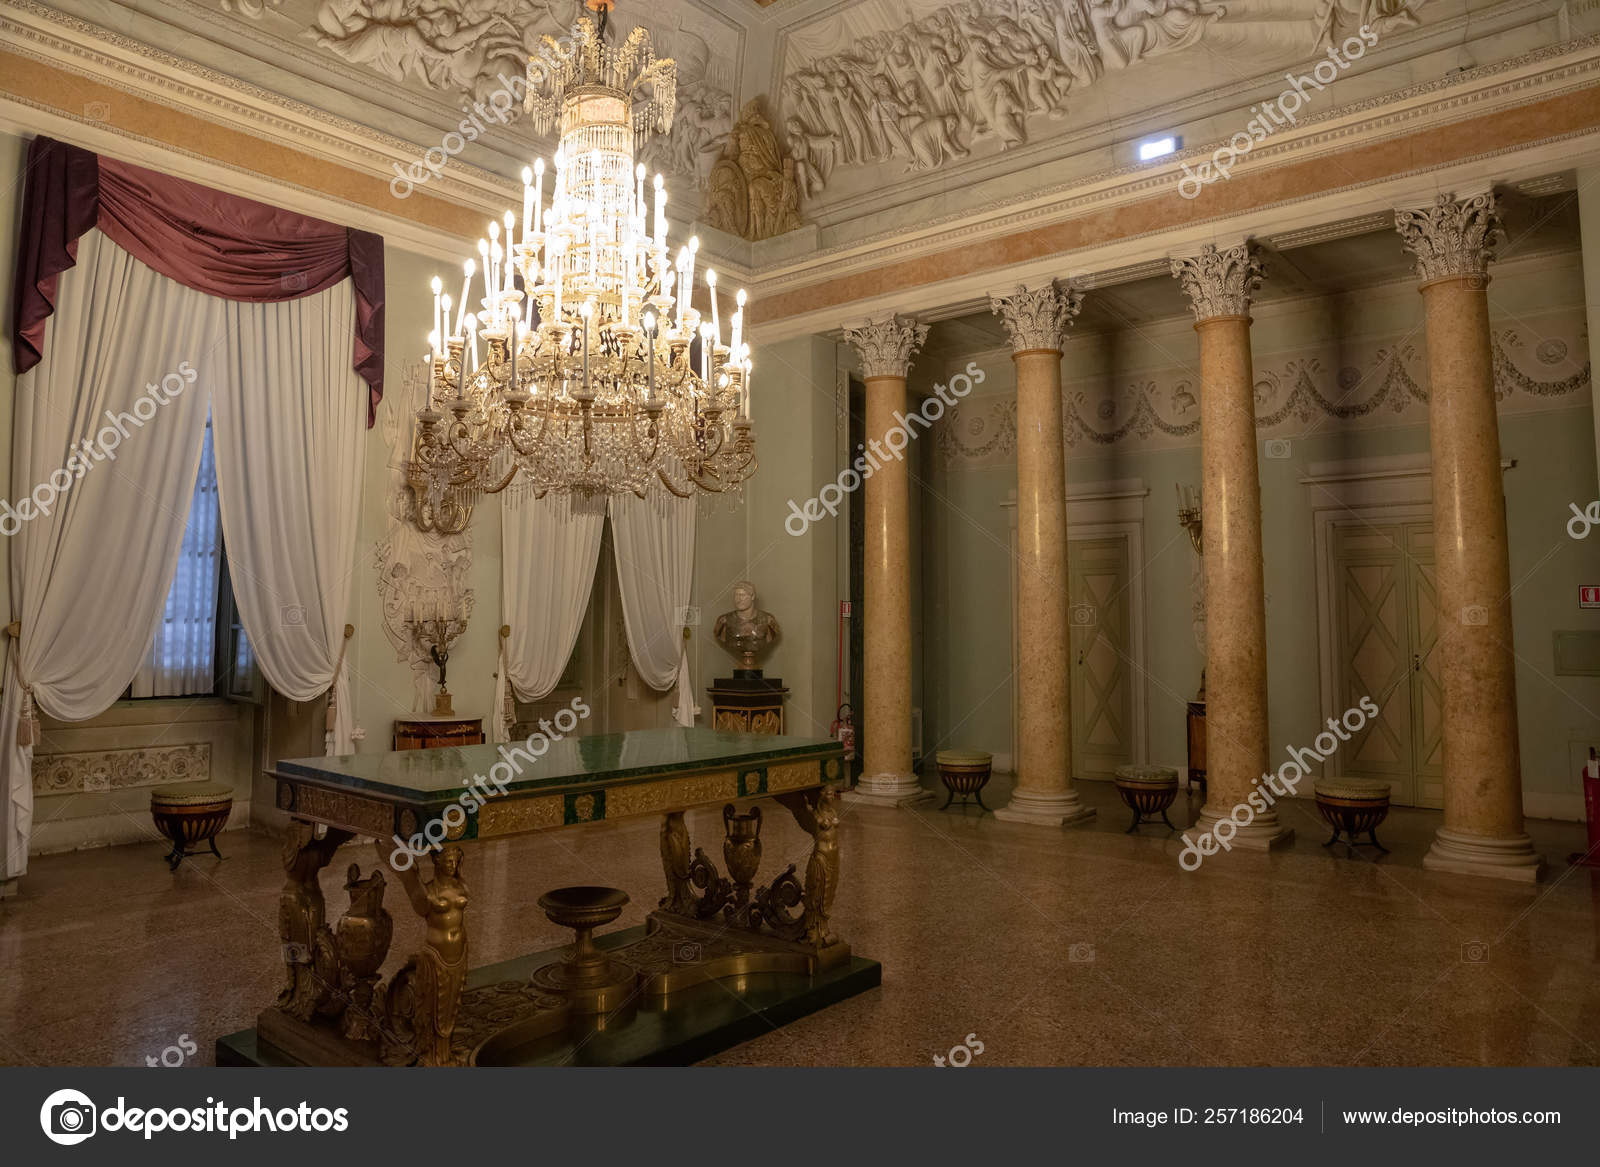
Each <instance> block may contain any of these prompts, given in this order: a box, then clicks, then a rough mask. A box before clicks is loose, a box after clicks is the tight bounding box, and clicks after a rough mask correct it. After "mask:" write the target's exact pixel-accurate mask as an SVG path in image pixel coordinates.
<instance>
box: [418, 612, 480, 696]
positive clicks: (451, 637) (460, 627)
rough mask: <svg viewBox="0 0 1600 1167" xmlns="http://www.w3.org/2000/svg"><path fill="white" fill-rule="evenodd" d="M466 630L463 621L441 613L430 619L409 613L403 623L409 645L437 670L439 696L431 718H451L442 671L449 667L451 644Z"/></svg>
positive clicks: (465, 623) (447, 692) (462, 617)
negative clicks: (426, 657) (412, 643)
mask: <svg viewBox="0 0 1600 1167" xmlns="http://www.w3.org/2000/svg"><path fill="white" fill-rule="evenodd" d="M466 630H467V621H466V617H464V616H457V615H455V614H454V613H453V612H446V611H444V610H443V609H439V610H437V611H435V612H434V613H433V615H431V616H418V614H417V613H416V612H415V611H413V612H412V613H411V617H410V618H409V619H408V620H407V621H406V631H407V633H408V634H409V635H410V637H411V639H412V641H413V642H414V643H415V644H416V646H417V647H418V648H419V649H421V650H422V651H423V652H425V653H427V654H428V658H429V659H430V660H432V661H433V663H434V666H435V667H436V668H438V670H439V693H438V695H437V696H436V697H434V699H433V715H434V716H435V717H454V716H455V709H454V707H453V706H452V705H451V702H450V690H449V689H448V688H446V686H445V668H446V666H447V665H448V664H449V663H450V645H451V643H452V642H454V641H455V640H457V639H458V638H459V637H460V636H461V634H462V633H463V632H465V631H466Z"/></svg>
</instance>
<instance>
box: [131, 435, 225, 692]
mask: <svg viewBox="0 0 1600 1167" xmlns="http://www.w3.org/2000/svg"><path fill="white" fill-rule="evenodd" d="M221 522H222V520H221V516H220V514H219V513H218V511H217V466H216V459H215V458H214V457H213V455H212V444H211V428H210V427H209V426H207V427H206V435H205V442H204V443H203V444H202V446H201V447H200V473H199V474H198V475H197V476H196V477H195V483H194V495H193V497H192V498H191V500H190V503H189V525H188V526H187V527H186V528H185V529H184V532H183V546H182V548H181V549H180V550H179V552H178V567H177V570H176V571H175V572H174V573H173V576H172V587H171V588H169V589H168V590H167V602H166V611H165V614H164V615H163V616H162V618H161V621H160V623H158V624H157V625H156V638H155V643H154V644H152V645H151V646H150V655H149V656H147V657H146V658H145V662H144V664H143V665H142V666H140V668H139V671H138V673H137V674H135V676H134V678H133V695H134V696H135V697H182V696H187V695H189V694H193V693H210V692H211V691H212V690H213V689H214V688H215V687H216V683H217V677H216V656H217V585H218V583H219V580H220V577H221V575H222V572H221V559H220V556H221V550H220V549H219V548H218V546H217V544H218V537H219V535H220V534H221V530H222V526H221Z"/></svg>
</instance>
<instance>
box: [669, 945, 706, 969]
mask: <svg viewBox="0 0 1600 1167" xmlns="http://www.w3.org/2000/svg"><path fill="white" fill-rule="evenodd" d="M700 958H701V952H700V946H699V945H698V944H696V943H695V942H694V941H692V940H680V941H679V942H678V943H676V944H674V945H673V946H672V963H673V964H699V963H700Z"/></svg>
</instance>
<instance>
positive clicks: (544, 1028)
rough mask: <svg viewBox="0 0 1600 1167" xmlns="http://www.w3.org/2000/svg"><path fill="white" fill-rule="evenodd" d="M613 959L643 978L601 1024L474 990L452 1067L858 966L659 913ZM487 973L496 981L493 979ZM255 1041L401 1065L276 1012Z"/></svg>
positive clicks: (518, 985)
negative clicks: (716, 986)
mask: <svg viewBox="0 0 1600 1167" xmlns="http://www.w3.org/2000/svg"><path fill="white" fill-rule="evenodd" d="M607 955H608V956H609V957H611V959H612V960H614V961H616V962H618V963H621V964H626V965H628V966H630V967H631V968H633V969H634V970H635V973H636V978H637V979H636V981H635V987H634V990H633V992H632V993H631V994H630V996H629V999H628V1000H625V1001H623V1002H621V1003H619V1004H618V1006H617V1008H616V1010H615V1011H614V1012H613V1013H612V1015H611V1016H609V1017H606V1018H603V1019H597V1018H595V1017H594V1016H592V1015H587V1014H585V1013H584V1012H583V1011H581V1010H578V1009H573V1008H572V1007H571V1006H570V1005H569V1004H568V1002H567V1001H566V1000H565V999H564V998H562V997H561V996H558V995H556V994H553V993H551V992H549V991H547V990H545V989H543V988H541V987H540V986H538V985H537V984H535V983H533V981H532V980H531V979H530V978H526V977H524V978H523V979H519V980H504V979H500V980H493V981H488V982H486V983H483V984H476V985H469V986H468V987H466V988H464V989H463V990H462V991H461V994H460V997H459V999H458V1002H457V1005H456V1010H455V1024H454V1027H453V1029H452V1032H451V1047H450V1061H451V1062H452V1063H454V1064H456V1065H468V1066H471V1065H507V1064H515V1061H516V1058H517V1052H518V1051H521V1050H524V1049H527V1048H529V1047H533V1046H537V1044H538V1043H540V1042H541V1041H545V1040H546V1039H557V1038H559V1037H560V1036H561V1035H562V1034H564V1033H567V1032H569V1031H571V1030H574V1029H576V1028H577V1027H579V1026H582V1025H591V1026H592V1025H600V1026H602V1027H609V1028H613V1029H615V1028H620V1027H622V1026H626V1025H628V1024H629V1023H630V1022H631V1021H632V1020H633V1018H634V1016H635V1014H636V1012H637V1011H639V1010H651V1011H657V1010H671V1009H674V1008H675V1006H674V1004H673V997H674V995H675V994H681V993H684V992H685V991H686V990H690V989H693V988H694V987H696V986H699V985H703V984H706V983H707V982H710V981H714V980H721V981H731V982H741V981H744V980H745V979H746V978H750V977H759V976H760V975H761V974H770V973H789V974H795V975H797V976H806V977H817V976H819V975H821V974H823V973H825V972H828V971H830V970H834V969H838V968H840V967H842V966H844V965H846V964H848V963H849V962H850V948H849V945H846V944H842V943H836V944H833V945H829V946H828V947H826V948H824V949H822V950H812V949H809V948H807V947H806V946H805V945H803V944H799V943H795V942H791V941H783V940H780V939H778V938H775V937H770V936H759V935H751V934H748V933H745V932H741V931H736V930H732V929H728V928H722V927H719V926H716V925H714V924H707V923H706V922H704V921H700V920H683V919H677V918H674V917H672V916H671V915H670V914H669V913H664V912H653V913H651V915H650V917H649V920H648V922H647V924H646V935H645V936H644V937H643V938H642V939H640V940H636V941H634V942H633V943H631V944H627V945H624V946H619V947H613V948H610V949H608V951H607ZM537 959H538V958H536V957H525V958H522V961H523V962H530V961H536V960H537ZM858 963H859V962H858ZM494 971H501V970H494ZM484 972H490V973H491V975H492V972H491V970H484ZM477 975H478V976H482V975H483V973H479V974H477ZM502 975H503V972H502ZM874 983H875V982H874ZM256 1034H257V1037H258V1039H259V1041H260V1043H261V1044H263V1045H265V1046H270V1047H271V1048H272V1049H273V1050H274V1051H276V1053H277V1055H279V1056H281V1058H282V1059H284V1060H287V1061H292V1062H296V1063H299V1064H301V1065H307V1066H379V1065H384V1064H386V1063H392V1061H393V1056H392V1052H389V1051H386V1048H385V1039H384V1037H383V1035H381V1034H380V1035H378V1036H376V1037H373V1038H370V1039H357V1040H352V1039H349V1038H346V1037H345V1036H343V1034H342V1033H341V1031H340V1029H339V1028H338V1027H337V1026H330V1025H327V1024H322V1023H319V1022H318V1021H317V1020H315V1019H313V1020H311V1021H303V1020H301V1019H300V1018H298V1017H295V1016H294V1015H292V1014H291V1013H289V1012H287V1011H285V1010H283V1009H281V1008H277V1007H274V1008H270V1009H267V1010H266V1011H265V1012H263V1013H262V1014H261V1015H260V1016H259V1017H258V1018H257V1019H256Z"/></svg>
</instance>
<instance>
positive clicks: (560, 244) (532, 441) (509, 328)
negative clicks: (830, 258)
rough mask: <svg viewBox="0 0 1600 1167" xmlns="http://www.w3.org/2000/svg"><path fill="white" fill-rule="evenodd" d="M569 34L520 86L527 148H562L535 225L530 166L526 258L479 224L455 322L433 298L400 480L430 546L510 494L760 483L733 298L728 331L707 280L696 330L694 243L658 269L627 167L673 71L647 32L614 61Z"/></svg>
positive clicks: (607, 49) (664, 121)
mask: <svg viewBox="0 0 1600 1167" xmlns="http://www.w3.org/2000/svg"><path fill="white" fill-rule="evenodd" d="M603 29H604V23H603V22H602V30H601V31H602V33H603ZM577 31H578V36H577V37H576V45H575V48H574V49H573V50H571V51H570V53H569V52H564V51H563V50H562V49H560V48H558V47H557V44H556V42H555V41H554V40H552V39H551V38H550V37H545V38H544V40H545V43H546V51H545V52H544V53H542V54H541V56H542V57H543V58H544V61H542V62H541V63H540V64H539V65H538V66H537V68H530V71H529V79H530V86H529V92H528V97H527V102H526V106H527V110H528V112H529V113H530V114H531V116H532V119H533V124H534V126H535V128H536V129H538V130H539V131H540V132H541V133H544V132H548V131H549V130H550V129H551V127H552V126H553V125H554V126H559V130H560V144H559V147H558V149H557V150H556V155H555V165H554V179H555V182H554V192H553V198H552V201H551V204H550V209H549V212H548V213H546V212H545V210H544V207H543V202H544V198H543V195H544V177H545V166H544V160H543V159H539V160H537V161H536V162H535V163H534V165H533V167H532V168H531V169H525V170H524V171H523V174H522V178H523V198H522V221H521V225H520V227H521V230H520V239H518V238H517V234H518V224H517V220H516V217H515V215H513V213H512V212H511V211H507V212H506V214H505V218H504V221H503V227H504V230H503V232H502V224H501V223H499V222H494V223H490V224H489V237H488V238H487V239H481V240H479V241H478V257H479V258H478V260H477V261H474V260H470V259H469V260H467V262H466V264H465V273H466V279H465V282H464V283H463V285H462V290H461V299H460V301H459V303H458V304H456V305H454V307H455V316H454V319H453V320H452V318H451V309H452V301H451V299H450V297H449V296H448V295H445V294H443V288H442V286H441V283H440V281H439V280H438V279H435V280H434V281H433V300H434V329H433V332H432V333H431V334H430V335H429V351H428V354H427V366H428V373H429V394H428V404H427V407H426V408H424V409H422V410H420V411H418V413H417V415H416V426H415V430H414V434H413V441H412V456H411V459H410V462H409V464H408V466H407V474H408V482H409V484H410V487H411V492H412V496H413V501H414V508H413V509H414V516H415V518H416V521H417V523H418V525H419V526H421V527H422V528H423V529H425V530H442V531H459V530H461V529H462V528H464V527H465V526H466V524H467V521H468V520H469V519H470V517H471V511H472V506H473V504H474V503H475V502H476V501H477V500H478V498H479V497H481V496H482V495H484V494H495V493H498V492H500V491H502V490H504V489H506V488H507V487H508V486H511V485H512V483H513V482H519V483H522V484H525V486H526V488H527V489H529V490H531V491H532V492H533V493H534V494H535V495H536V496H540V497H542V496H543V495H545V494H547V493H549V492H552V491H553V492H556V493H558V494H567V493H571V494H578V495H597V494H598V495H609V494H617V493H622V492H628V493H632V494H635V495H640V496H642V495H644V494H645V492H646V491H648V490H650V489H652V488H654V487H655V486H656V485H657V484H659V485H660V486H661V487H664V488H665V489H666V490H668V491H670V492H671V493H672V494H674V495H677V496H678V497H680V498H687V497H690V496H692V495H694V494H696V493H699V494H703V495H715V494H723V493H728V492H737V490H738V489H739V487H740V486H741V484H742V483H743V482H744V480H745V479H747V478H749V477H750V475H751V474H753V473H754V472H755V469H756V459H755V433H754V429H753V427H752V425H751V422H750V372H751V363H750V346H749V345H748V344H746V343H745V341H744V309H745V293H744V291H743V290H740V291H739V292H738V294H737V295H736V296H735V298H734V302H733V305H732V311H731V312H730V313H729V314H728V319H727V321H726V331H725V324H724V321H723V319H722V317H723V312H722V310H721V306H720V305H719V302H718V301H719V297H718V292H717V279H716V273H715V272H713V271H710V270H707V271H706V272H705V273H704V280H705V284H706V286H707V288H708V289H709V299H710V308H711V317H710V319H709V320H702V319H701V317H700V313H699V312H697V311H696V310H695V309H694V308H693V307H691V306H690V299H691V296H692V293H693V290H694V277H695V261H696V251H697V250H698V248H699V240H698V239H691V240H690V241H689V244H688V246H686V247H683V248H681V249H680V250H679V251H678V254H677V256H676V258H675V259H674V258H673V257H671V256H669V254H668V248H667V239H666V229H667V218H666V201H667V195H666V191H665V190H664V189H663V184H662V179H661V176H660V175H659V174H658V175H656V177H655V182H654V187H653V189H654V196H655V198H654V208H653V211H654V215H653V221H652V222H651V224H650V227H651V229H650V230H647V229H646V222H647V219H646V214H647V206H646V198H645V168H644V166H643V165H640V166H638V167H637V168H636V167H635V166H634V161H633V157H634V149H635V147H636V146H637V145H639V144H640V143H642V142H643V141H644V140H645V139H646V138H647V137H648V136H649V134H650V133H651V132H652V131H653V130H659V131H662V132H665V131H667V130H668V129H669V128H670V126H671V122H672V111H673V103H674V96H675V82H676V66H675V65H674V64H673V62H672V61H670V60H666V59H658V58H657V57H656V56H655V54H654V53H653V52H652V51H651V48H650V36H649V33H648V32H646V31H645V30H644V29H640V28H636V29H634V31H633V33H632V35H631V36H629V37H628V39H627V41H626V42H625V43H624V44H623V45H622V46H621V48H616V47H613V46H611V45H609V44H607V43H605V41H604V40H603V39H602V37H601V35H597V33H596V29H595V26H594V24H593V23H592V22H590V21H588V20H582V21H580V22H579V24H578V29H577ZM552 60H553V61H555V62H556V64H555V66H554V68H553V69H551V68H549V67H548V64H547V62H549V61H552ZM479 273H481V278H482V281H483V296H482V298H481V299H480V300H479V307H480V311H478V312H477V313H470V312H468V311H467V310H466V309H467V304H468V301H469V298H470V296H471V295H472V289H473V280H474V276H475V275H478V274H479Z"/></svg>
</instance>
